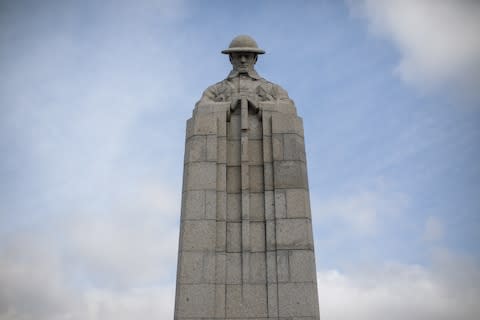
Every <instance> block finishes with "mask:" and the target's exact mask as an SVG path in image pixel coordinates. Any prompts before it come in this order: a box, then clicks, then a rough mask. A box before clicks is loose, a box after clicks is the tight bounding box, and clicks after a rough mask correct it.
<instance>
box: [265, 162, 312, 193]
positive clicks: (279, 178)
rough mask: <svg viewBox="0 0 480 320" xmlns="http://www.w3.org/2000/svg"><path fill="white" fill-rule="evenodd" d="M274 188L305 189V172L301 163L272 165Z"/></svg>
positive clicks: (275, 163)
mask: <svg viewBox="0 0 480 320" xmlns="http://www.w3.org/2000/svg"><path fill="white" fill-rule="evenodd" d="M273 172H274V176H275V187H276V188H307V172H306V168H305V163H304V162H302V161H275V162H274V163H273Z"/></svg>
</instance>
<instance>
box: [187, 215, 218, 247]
mask: <svg viewBox="0 0 480 320" xmlns="http://www.w3.org/2000/svg"><path fill="white" fill-rule="evenodd" d="M182 225H183V230H182V231H183V232H182V236H183V241H182V244H183V248H182V250H188V251H200V250H212V251H213V250H215V237H216V222H215V221H214V220H213V221H212V220H198V221H197V220H186V221H184V222H183V223H182Z"/></svg>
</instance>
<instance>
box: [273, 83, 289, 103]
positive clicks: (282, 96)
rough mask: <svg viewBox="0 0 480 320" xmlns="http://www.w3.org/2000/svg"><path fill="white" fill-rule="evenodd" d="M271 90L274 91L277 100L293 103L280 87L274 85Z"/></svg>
mask: <svg viewBox="0 0 480 320" xmlns="http://www.w3.org/2000/svg"><path fill="white" fill-rule="evenodd" d="M273 90H274V93H275V97H276V98H277V100H279V101H290V102H293V101H292V100H291V99H290V97H289V96H288V92H287V91H286V90H285V89H283V88H282V87H280V86H279V85H277V84H276V85H274V86H273Z"/></svg>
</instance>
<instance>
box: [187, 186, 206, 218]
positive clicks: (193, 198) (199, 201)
mask: <svg viewBox="0 0 480 320" xmlns="http://www.w3.org/2000/svg"><path fill="white" fill-rule="evenodd" d="M183 201H184V205H183V219H187V220H188V219H203V218H205V191H203V190H193V191H185V192H184V193H183Z"/></svg>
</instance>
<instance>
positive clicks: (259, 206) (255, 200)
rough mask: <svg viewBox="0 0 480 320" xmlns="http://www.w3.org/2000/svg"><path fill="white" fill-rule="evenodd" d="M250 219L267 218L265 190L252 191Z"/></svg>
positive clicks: (261, 219)
mask: <svg viewBox="0 0 480 320" xmlns="http://www.w3.org/2000/svg"><path fill="white" fill-rule="evenodd" d="M250 220H251V221H263V220H265V199H264V194H263V192H256V193H250Z"/></svg>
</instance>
